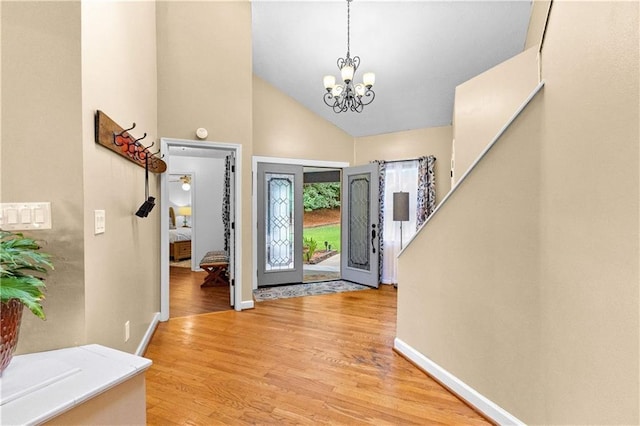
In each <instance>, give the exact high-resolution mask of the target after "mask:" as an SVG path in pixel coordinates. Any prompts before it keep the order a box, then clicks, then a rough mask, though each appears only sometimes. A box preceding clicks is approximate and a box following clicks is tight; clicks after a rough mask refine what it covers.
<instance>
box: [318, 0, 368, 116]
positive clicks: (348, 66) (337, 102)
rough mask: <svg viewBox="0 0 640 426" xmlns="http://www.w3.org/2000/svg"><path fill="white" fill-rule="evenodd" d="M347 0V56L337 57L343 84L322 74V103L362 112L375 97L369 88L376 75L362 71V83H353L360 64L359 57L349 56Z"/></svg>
mask: <svg viewBox="0 0 640 426" xmlns="http://www.w3.org/2000/svg"><path fill="white" fill-rule="evenodd" d="M352 1H353V0H347V56H346V57H345V58H338V62H337V64H338V69H339V70H340V76H341V77H342V80H343V82H344V85H340V84H336V78H335V77H334V76H332V75H325V76H324V79H323V81H324V88H325V89H327V93H325V94H324V103H325V104H327V105H328V106H330V107H331V108H333V112H335V113H341V112H345V111H354V112H362V110H363V109H364V106H365V105H369V104H370V103H371V102H373V99H374V98H375V97H376V94H375V92H374V91H373V90H372V89H371V88H372V87H373V83H375V79H376V76H375V74H374V73H372V72H367V73H364V75H363V76H362V83H358V84H354V83H353V76H354V74H355V72H356V71H357V70H358V67H359V66H360V57H358V56H354V57H353V58H352V57H351V52H350V48H351V45H350V36H351V34H350V30H351V27H350V19H351V13H350V3H351V2H352Z"/></svg>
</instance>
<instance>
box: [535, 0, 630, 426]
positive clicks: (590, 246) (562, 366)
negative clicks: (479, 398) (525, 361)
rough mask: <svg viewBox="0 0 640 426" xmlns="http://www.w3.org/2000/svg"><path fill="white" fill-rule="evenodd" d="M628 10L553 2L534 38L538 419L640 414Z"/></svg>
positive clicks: (620, 5)
mask: <svg viewBox="0 0 640 426" xmlns="http://www.w3.org/2000/svg"><path fill="white" fill-rule="evenodd" d="M639 14H640V5H639V3H638V2H595V3H591V2H587V3H577V4H574V3H565V2H554V4H553V6H552V8H551V14H550V17H549V26H548V28H547V33H546V36H545V41H544V43H543V47H542V71H543V78H544V79H545V80H546V85H545V88H544V91H545V101H546V102H545V114H544V117H543V119H544V126H541V131H540V133H538V134H537V136H538V138H537V140H538V141H539V143H540V144H541V146H540V155H541V160H542V168H541V176H543V178H542V179H541V180H540V188H541V194H542V197H541V205H540V216H541V230H540V239H541V241H540V242H541V247H542V252H541V255H542V259H541V260H542V263H541V269H540V270H541V276H540V283H541V286H540V295H541V296H542V297H543V300H544V302H545V303H544V304H543V306H542V310H541V318H542V324H541V335H542V336H544V337H545V340H544V342H543V346H542V348H541V349H542V354H543V364H544V366H545V370H544V371H543V376H544V377H553V380H550V381H545V387H544V389H543V392H544V394H545V396H546V402H547V403H546V409H547V419H548V421H549V423H565V424H566V423H569V422H572V423H582V424H585V423H591V424H604V423H612V424H616V423H617V424H623V423H626V424H639V423H640V408H639V400H640V391H639V389H638V386H639V379H640V374H639V368H638V362H639V360H640V354H639V350H638V345H639V335H640V329H639V325H638V322H639V312H638V311H639V285H638V284H639V283H640V279H639V273H638V268H639V265H638V256H639V249H638V235H639V228H638V219H639V217H638V216H639V211H640V209H639V202H638V201H639V199H638V192H639V182H638V180H639V176H640V173H639V163H638V155H639V147H640V144H639V141H638V140H639V136H640V127H639V123H638V121H639V119H640V109H639V99H640V90H639V87H638V86H639V79H640V69H639V63H640V58H639V52H640V49H639V34H638V33H639V30H638V29H639V28H640V19H639ZM532 142H533V141H532Z"/></svg>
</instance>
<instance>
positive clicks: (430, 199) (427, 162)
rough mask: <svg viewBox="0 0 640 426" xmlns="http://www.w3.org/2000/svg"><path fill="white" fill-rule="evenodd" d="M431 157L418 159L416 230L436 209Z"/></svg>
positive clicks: (433, 162) (434, 181) (432, 157)
mask: <svg viewBox="0 0 640 426" xmlns="http://www.w3.org/2000/svg"><path fill="white" fill-rule="evenodd" d="M435 162H436V158H435V157H434V156H433V155H430V156H428V157H420V158H419V159H418V203H417V211H416V213H417V220H416V229H419V228H420V227H421V226H422V225H423V224H424V223H425V222H426V221H427V218H429V216H430V215H431V213H433V211H434V210H435V208H436V178H435V173H434V170H433V166H434V164H435Z"/></svg>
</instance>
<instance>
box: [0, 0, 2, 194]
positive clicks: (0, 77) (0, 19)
mask: <svg viewBox="0 0 640 426" xmlns="http://www.w3.org/2000/svg"><path fill="white" fill-rule="evenodd" d="M1 35H2V2H0V36H1ZM1 100H2V43H1V42H0V166H1V165H2V101H1ZM1 202H2V168H1V167H0V203H1Z"/></svg>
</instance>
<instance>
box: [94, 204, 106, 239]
mask: <svg viewBox="0 0 640 426" xmlns="http://www.w3.org/2000/svg"><path fill="white" fill-rule="evenodd" d="M106 230H107V213H106V211H105V210H95V211H94V234H95V235H98V234H104V233H105V231H106Z"/></svg>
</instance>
